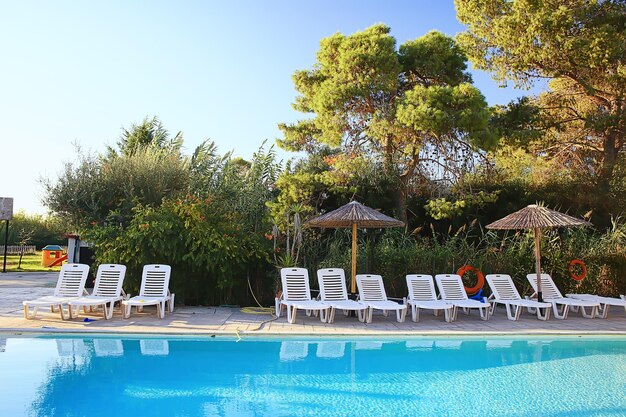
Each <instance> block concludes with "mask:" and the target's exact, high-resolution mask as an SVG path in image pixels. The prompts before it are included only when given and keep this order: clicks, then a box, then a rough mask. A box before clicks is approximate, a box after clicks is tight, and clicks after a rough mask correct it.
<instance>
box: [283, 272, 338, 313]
mask: <svg viewBox="0 0 626 417" xmlns="http://www.w3.org/2000/svg"><path fill="white" fill-rule="evenodd" d="M280 279H281V281H282V285H283V293H282V295H281V297H280V298H276V299H275V302H276V316H277V317H280V311H281V309H282V306H285V307H286V308H287V321H288V322H289V323H291V324H293V323H295V322H296V313H297V311H298V309H301V310H307V311H318V312H319V313H320V320H321V321H322V323H326V320H327V316H328V310H329V309H330V306H328V305H327V304H326V303H323V302H321V301H317V300H312V299H311V288H310V286H309V271H308V270H307V269H306V268H282V269H281V270H280Z"/></svg>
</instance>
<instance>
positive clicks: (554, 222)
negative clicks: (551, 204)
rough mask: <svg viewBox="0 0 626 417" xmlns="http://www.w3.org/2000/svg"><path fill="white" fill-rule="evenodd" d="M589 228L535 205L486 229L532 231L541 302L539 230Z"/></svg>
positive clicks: (566, 216)
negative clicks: (572, 227)
mask: <svg viewBox="0 0 626 417" xmlns="http://www.w3.org/2000/svg"><path fill="white" fill-rule="evenodd" d="M571 226H591V223H589V222H586V221H584V220H581V219H577V218H576V217H572V216H568V215H567V214H563V213H560V212H558V211H554V210H550V209H549V208H546V207H541V206H539V205H536V204H531V205H529V206H527V207H524V208H523V209H521V210H519V211H516V212H515V213H512V214H509V215H508V216H506V217H504V218H502V219H500V220H498V221H495V222H493V223H491V224H488V225H487V229H501V230H511V229H532V230H533V231H534V235H535V272H536V273H537V299H538V300H539V301H543V294H542V291H541V252H540V251H541V229H543V228H546V227H571Z"/></svg>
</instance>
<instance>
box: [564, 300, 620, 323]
mask: <svg viewBox="0 0 626 417" xmlns="http://www.w3.org/2000/svg"><path fill="white" fill-rule="evenodd" d="M566 296H567V297H568V298H575V299H577V300H584V301H595V302H596V303H598V304H600V307H598V317H600V318H603V319H605V318H607V317H608V315H609V307H611V306H616V307H624V311H626V297H624V296H623V295H622V296H621V297H622V298H613V297H602V296H600V295H594V294H566Z"/></svg>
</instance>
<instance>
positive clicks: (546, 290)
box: [526, 274, 600, 320]
mask: <svg viewBox="0 0 626 417" xmlns="http://www.w3.org/2000/svg"><path fill="white" fill-rule="evenodd" d="M526 278H527V279H528V282H530V285H532V287H533V290H534V291H535V293H534V294H533V295H531V298H532V297H534V296H536V294H537V274H528V275H526ZM541 290H542V293H543V299H544V301H546V302H548V303H551V304H552V311H553V312H554V317H556V318H557V319H561V320H563V319H566V318H567V313H568V312H569V308H570V307H574V308H578V307H580V309H581V312H582V315H583V317H586V318H588V319H592V318H594V317H596V315H597V313H598V308H599V307H600V304H599V303H597V302H595V301H586V300H577V299H575V298H565V297H563V295H561V292H560V291H559V289H558V288H557V287H556V285H555V284H554V281H552V277H551V276H550V275H548V274H541ZM559 305H562V306H563V309H562V311H561V312H560V313H559V307H558V306H559ZM587 307H589V308H591V313H587V310H586V309H585V308H587Z"/></svg>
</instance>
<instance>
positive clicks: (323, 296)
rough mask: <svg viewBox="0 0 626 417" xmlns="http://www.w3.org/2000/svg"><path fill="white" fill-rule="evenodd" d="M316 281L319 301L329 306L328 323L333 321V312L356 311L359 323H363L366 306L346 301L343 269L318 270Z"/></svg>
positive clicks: (346, 291) (346, 292) (346, 290)
mask: <svg viewBox="0 0 626 417" xmlns="http://www.w3.org/2000/svg"><path fill="white" fill-rule="evenodd" d="M317 281H318V282H319V285H320V300H321V301H322V302H324V303H326V304H327V305H328V306H330V312H329V313H328V323H332V322H333V321H335V310H337V309H341V310H343V311H344V313H346V314H347V312H348V311H356V312H357V315H358V317H359V320H360V321H361V322H363V321H365V313H366V310H367V308H368V307H367V304H364V303H362V302H360V301H354V300H349V299H348V289H347V287H346V276H345V273H344V271H343V269H340V268H331V269H319V270H318V271H317Z"/></svg>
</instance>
